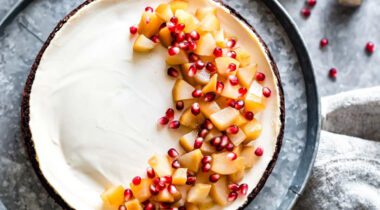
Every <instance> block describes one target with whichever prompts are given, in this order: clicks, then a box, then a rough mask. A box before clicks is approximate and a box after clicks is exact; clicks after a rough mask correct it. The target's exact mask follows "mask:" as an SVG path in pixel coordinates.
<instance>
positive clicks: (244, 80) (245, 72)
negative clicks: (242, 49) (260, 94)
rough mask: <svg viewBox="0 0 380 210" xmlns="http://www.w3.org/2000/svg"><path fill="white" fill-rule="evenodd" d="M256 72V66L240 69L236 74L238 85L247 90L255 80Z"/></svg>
mask: <svg viewBox="0 0 380 210" xmlns="http://www.w3.org/2000/svg"><path fill="white" fill-rule="evenodd" d="M256 71H257V65H249V66H246V67H244V68H240V69H239V70H238V71H237V73H236V76H237V78H238V80H239V83H240V84H241V85H243V86H244V87H246V88H249V87H250V86H251V83H252V81H253V79H254V78H255V75H256Z"/></svg>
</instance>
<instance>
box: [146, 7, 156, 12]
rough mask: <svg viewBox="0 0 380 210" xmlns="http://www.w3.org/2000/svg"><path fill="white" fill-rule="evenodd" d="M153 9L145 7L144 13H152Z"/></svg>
mask: <svg viewBox="0 0 380 210" xmlns="http://www.w3.org/2000/svg"><path fill="white" fill-rule="evenodd" d="M153 11H154V10H153V8H152V7H145V12H153Z"/></svg>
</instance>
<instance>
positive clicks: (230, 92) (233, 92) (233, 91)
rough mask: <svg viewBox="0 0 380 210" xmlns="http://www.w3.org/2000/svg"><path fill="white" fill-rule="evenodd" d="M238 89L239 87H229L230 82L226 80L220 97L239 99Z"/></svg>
mask: <svg viewBox="0 0 380 210" xmlns="http://www.w3.org/2000/svg"><path fill="white" fill-rule="evenodd" d="M239 88H241V86H240V85H231V83H230V81H228V80H227V81H226V82H225V83H224V88H223V91H222V93H221V94H220V95H221V96H223V97H226V98H231V99H237V98H239V97H240V93H239Z"/></svg>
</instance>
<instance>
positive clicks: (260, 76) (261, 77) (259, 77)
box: [256, 72, 265, 82]
mask: <svg viewBox="0 0 380 210" xmlns="http://www.w3.org/2000/svg"><path fill="white" fill-rule="evenodd" d="M256 80H257V81H259V82H262V81H264V80H265V74H264V73H262V72H257V73H256Z"/></svg>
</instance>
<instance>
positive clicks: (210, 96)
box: [204, 92, 216, 102]
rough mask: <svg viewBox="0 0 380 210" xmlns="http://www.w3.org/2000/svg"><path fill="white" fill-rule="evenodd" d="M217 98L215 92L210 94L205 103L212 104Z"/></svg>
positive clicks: (206, 96) (207, 94)
mask: <svg viewBox="0 0 380 210" xmlns="http://www.w3.org/2000/svg"><path fill="white" fill-rule="evenodd" d="M215 97H216V94H215V93H214V92H208V93H206V94H205V98H204V101H206V102H211V101H213V100H215Z"/></svg>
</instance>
